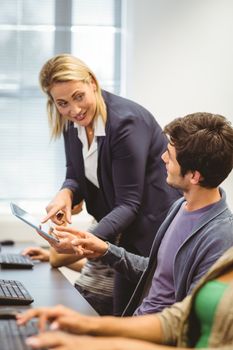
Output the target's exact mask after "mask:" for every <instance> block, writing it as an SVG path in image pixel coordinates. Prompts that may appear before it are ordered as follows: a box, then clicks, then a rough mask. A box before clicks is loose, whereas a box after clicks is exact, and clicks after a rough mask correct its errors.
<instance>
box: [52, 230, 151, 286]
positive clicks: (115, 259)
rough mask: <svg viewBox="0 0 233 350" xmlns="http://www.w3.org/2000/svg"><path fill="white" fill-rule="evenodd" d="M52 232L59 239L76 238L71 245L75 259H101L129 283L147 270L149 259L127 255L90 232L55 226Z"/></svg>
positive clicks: (122, 250)
mask: <svg viewBox="0 0 233 350" xmlns="http://www.w3.org/2000/svg"><path fill="white" fill-rule="evenodd" d="M54 232H55V233H56V234H57V235H58V237H59V238H61V239H66V237H69V236H70V235H73V236H76V238H75V239H73V240H72V241H71V244H72V247H73V249H74V251H75V253H76V257H77V258H78V257H86V258H88V259H92V258H98V259H101V261H102V262H103V263H104V264H106V265H109V266H111V267H113V268H114V269H116V270H117V271H118V272H120V273H122V274H124V276H125V277H126V278H128V279H129V280H131V281H138V279H139V278H140V276H141V274H142V273H143V271H144V270H145V269H146V268H147V265H148V261H149V258H145V257H143V256H140V255H135V254H132V253H129V252H127V251H126V250H125V249H124V248H122V247H117V246H115V245H113V244H110V243H108V242H105V241H103V240H102V239H100V238H98V237H96V236H95V235H93V234H92V233H90V232H82V231H77V230H76V229H74V228H71V227H64V226H56V230H55V231H54Z"/></svg>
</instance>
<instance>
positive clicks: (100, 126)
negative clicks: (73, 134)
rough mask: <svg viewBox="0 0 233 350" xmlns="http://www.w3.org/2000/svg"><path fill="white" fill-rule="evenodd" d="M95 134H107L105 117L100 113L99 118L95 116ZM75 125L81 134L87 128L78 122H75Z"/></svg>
mask: <svg viewBox="0 0 233 350" xmlns="http://www.w3.org/2000/svg"><path fill="white" fill-rule="evenodd" d="M93 126H94V136H105V135H106V133H105V124H104V121H103V118H102V117H101V115H98V117H97V118H95V120H94V123H93ZM74 127H75V128H77V131H78V135H79V136H81V135H82V134H83V133H85V128H84V127H83V126H80V125H78V124H76V123H74Z"/></svg>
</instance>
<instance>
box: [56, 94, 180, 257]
mask: <svg viewBox="0 0 233 350" xmlns="http://www.w3.org/2000/svg"><path fill="white" fill-rule="evenodd" d="M103 98H104V101H105V103H106V107H107V122H106V127H105V132H106V135H105V136H104V137H98V140H97V142H98V169H97V176H98V181H99V185H100V189H99V190H98V189H97V188H96V187H95V186H94V185H92V184H91V183H90V182H89V181H88V180H87V179H86V178H85V174H84V163H83V156H82V143H81V141H80V140H79V138H78V135H77V128H74V125H73V123H69V125H68V129H67V130H66V131H65V132H64V140H65V151H66V162H67V164H66V166H67V172H66V180H65V182H64V183H63V185H62V188H70V189H71V190H72V191H73V192H74V201H73V205H75V204H77V203H78V202H80V201H81V200H82V199H84V200H85V202H86V205H87V210H88V212H89V213H90V214H91V215H93V216H94V217H95V218H96V219H97V221H99V224H98V225H97V227H96V228H95V230H94V231H93V232H94V233H95V234H96V235H97V236H99V237H100V238H103V239H104V240H108V241H110V242H114V241H115V239H116V237H117V235H118V234H119V233H121V239H120V245H121V246H123V247H125V248H126V249H127V250H129V251H131V252H134V253H137V254H140V255H144V256H147V255H148V254H149V251H150V248H151V244H152V242H153V239H154V236H155V234H156V232H157V229H158V228H159V226H160V224H161V223H162V222H163V220H164V218H165V216H166V214H167V211H168V209H169V207H170V206H171V204H172V203H173V202H174V201H175V200H176V199H177V198H179V197H180V193H179V192H178V191H176V190H174V189H172V188H170V187H169V186H168V185H167V183H166V177H167V174H166V168H165V166H164V164H163V161H162V160H161V154H162V153H163V152H164V150H165V149H166V147H167V139H166V137H165V135H164V134H163V133H162V130H161V127H160V126H159V125H158V123H157V122H156V120H155V118H154V117H153V116H152V115H151V114H150V113H149V112H148V111H147V110H146V109H145V108H143V107H142V106H140V105H138V104H136V103H134V102H132V101H129V100H127V99H125V98H122V97H119V96H116V95H113V94H111V93H108V92H106V91H103Z"/></svg>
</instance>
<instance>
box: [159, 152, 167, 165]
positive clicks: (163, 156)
mask: <svg viewBox="0 0 233 350" xmlns="http://www.w3.org/2000/svg"><path fill="white" fill-rule="evenodd" d="M167 156H168V152H167V151H165V152H164V153H163V154H162V155H161V158H162V160H163V161H164V163H166V162H167V160H168V157H167Z"/></svg>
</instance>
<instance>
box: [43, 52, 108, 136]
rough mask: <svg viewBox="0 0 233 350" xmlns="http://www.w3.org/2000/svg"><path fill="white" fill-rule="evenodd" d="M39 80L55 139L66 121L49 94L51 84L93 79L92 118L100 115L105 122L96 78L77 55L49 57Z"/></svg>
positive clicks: (61, 131) (102, 101) (105, 117)
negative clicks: (45, 98) (93, 110)
mask: <svg viewBox="0 0 233 350" xmlns="http://www.w3.org/2000/svg"><path fill="white" fill-rule="evenodd" d="M39 80H40V85H41V88H42V90H43V91H44V92H45V93H46V95H47V97H48V101H47V112H48V120H49V127H50V130H51V137H52V138H54V139H56V138H58V137H60V136H61V134H62V133H63V130H64V128H65V127H66V126H67V121H66V120H65V118H63V117H62V116H61V114H60V113H59V112H58V110H57V108H56V106H55V103H54V101H53V98H52V96H51V94H50V90H51V88H52V86H53V85H54V84H56V83H61V82H66V81H74V80H78V81H82V82H85V83H90V82H91V81H94V83H95V85H96V92H95V94H96V111H95V116H94V118H95V117H96V116H98V115H101V117H102V118H103V121H104V123H106V119H107V112H106V105H105V103H104V99H103V97H102V94H101V89H100V85H99V83H98V80H97V78H96V76H95V74H94V73H93V72H92V71H91V70H90V68H89V67H88V66H87V65H86V64H85V63H84V62H82V61H81V60H80V59H78V58H77V57H74V56H72V55H69V54H61V55H57V56H55V57H53V58H51V59H50V60H48V61H47V62H46V63H45V64H44V66H43V67H42V69H41V71H40V76H39Z"/></svg>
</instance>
